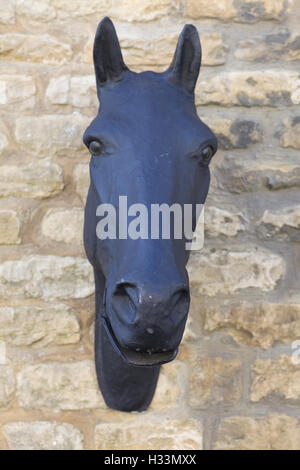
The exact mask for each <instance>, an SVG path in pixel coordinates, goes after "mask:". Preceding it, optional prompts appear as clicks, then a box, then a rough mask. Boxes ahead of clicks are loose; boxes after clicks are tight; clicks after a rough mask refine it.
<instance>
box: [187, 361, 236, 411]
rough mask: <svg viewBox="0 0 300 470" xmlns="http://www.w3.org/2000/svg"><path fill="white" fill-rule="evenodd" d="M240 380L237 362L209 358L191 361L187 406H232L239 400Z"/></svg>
mask: <svg viewBox="0 0 300 470" xmlns="http://www.w3.org/2000/svg"><path fill="white" fill-rule="evenodd" d="M241 395H242V378H241V363H240V361H239V360H237V359H234V360H226V361H224V360H223V359H222V358H221V357H209V358H205V359H199V360H195V361H193V363H192V364H191V374H190V377H189V404H190V405H191V406H192V407H199V406H200V407H202V406H204V407H207V406H212V405H217V404H223V405H226V404H227V405H228V404H233V403H237V402H238V401H239V400H240V399H241Z"/></svg>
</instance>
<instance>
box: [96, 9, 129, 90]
mask: <svg viewBox="0 0 300 470" xmlns="http://www.w3.org/2000/svg"><path fill="white" fill-rule="evenodd" d="M93 56H94V67H95V73H96V83H97V88H98V91H99V89H100V88H102V87H104V86H106V85H108V84H110V83H112V82H118V81H120V80H121V79H122V74H123V72H125V71H126V70H128V68H127V67H126V65H125V63H124V61H123V57H122V52H121V48H120V44H119V40H118V36H117V33H116V30H115V27H114V25H113V23H112V21H111V20H110V19H109V18H108V17H105V18H104V19H103V20H102V21H100V23H99V25H98V28H97V31H96V36H95V42H94V50H93Z"/></svg>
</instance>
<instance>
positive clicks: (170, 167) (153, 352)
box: [83, 18, 217, 411]
mask: <svg viewBox="0 0 300 470" xmlns="http://www.w3.org/2000/svg"><path fill="white" fill-rule="evenodd" d="M200 63H201V46H200V41H199V36H198V33H197V30H196V28H195V27H194V26H192V25H186V26H185V27H184V29H183V31H182V33H181V35H180V38H179V41H178V44H177V48H176V51H175V55H174V59H173V61H172V64H171V65H170V67H169V68H168V70H167V71H166V72H164V73H154V72H143V73H134V72H132V71H130V70H129V69H128V68H127V66H126V65H125V63H124V61H123V58H122V53H121V49H120V45H119V41H118V38H117V35H116V31H115V28H114V26H113V24H112V22H111V21H110V19H109V18H104V19H103V20H102V21H101V22H100V24H99V26H98V29H97V33H96V37H95V43H94V65H95V73H96V83H97V91H98V97H99V100H100V102H101V106H100V109H99V112H98V115H97V117H96V118H95V119H94V120H93V121H92V123H91V125H90V126H89V127H88V128H87V130H86V131H85V133H84V137H83V139H84V143H85V144H86V146H87V147H88V149H89V150H90V153H91V162H90V179H91V184H90V188H89V193H88V198H87V203H86V208H85V225H84V243H85V250H86V254H87V257H88V259H89V261H90V263H91V264H92V265H93V267H94V272H95V286H96V321H95V361H96V371H97V377H98V382H99V386H100V389H101V391H102V394H103V396H104V399H105V402H106V404H107V405H108V406H109V407H111V408H114V409H117V410H122V411H142V410H145V409H146V408H147V407H148V406H149V404H150V402H151V400H152V397H153V394H154V391H155V387H156V383H157V379H158V374H159V369H160V365H161V364H163V363H166V362H169V361H171V360H172V359H174V358H175V356H176V354H177V349H178V346H179V343H180V341H181V338H182V335H183V332H184V328H185V323H186V319H187V314H188V309H189V285H188V275H187V272H186V264H187V261H188V257H189V251H188V250H187V249H186V238H185V236H184V235H183V236H182V237H181V238H177V237H175V236H170V237H169V238H162V237H155V236H154V237H148V238H146V237H143V236H140V237H134V238H130V237H129V238H128V237H125V236H123V235H124V234H123V235H122V236H120V232H118V233H119V236H118V237H117V238H113V237H107V238H106V239H104V238H102V239H99V237H98V236H97V233H96V232H97V223H98V221H99V215H100V212H101V211H100V212H99V211H98V207H100V206H101V205H103V204H106V206H102V207H107V205H108V204H110V205H112V206H113V207H115V208H116V209H120V207H119V205H120V196H122V197H124V196H126V197H127V204H128V206H132V205H134V204H143V205H144V207H146V208H148V209H149V210H150V206H151V205H153V204H159V205H161V204H167V205H168V207H170V206H172V205H173V204H177V205H179V206H180V207H183V206H184V205H185V204H190V205H193V206H195V205H196V204H203V203H204V202H205V199H206V196H207V192H208V188H209V182H210V173H209V168H208V164H209V161H210V159H211V157H212V156H213V154H214V153H215V152H216V150H217V141H216V138H215V136H214V134H213V133H212V132H211V131H210V129H209V128H208V127H207V126H206V125H205V124H204V123H203V122H201V120H200V119H199V118H198V116H197V113H196V108H195V103H194V88H195V84H196V81H197V78H198V73H199V69H200ZM121 212H122V211H121ZM101 215H103V213H101ZM129 215H130V214H129ZM122 216H124V214H123V215H122V213H121V214H120V217H122ZM116 226H118V227H120V220H118V221H116ZM195 226H196V217H195V216H193V230H194V229H195Z"/></svg>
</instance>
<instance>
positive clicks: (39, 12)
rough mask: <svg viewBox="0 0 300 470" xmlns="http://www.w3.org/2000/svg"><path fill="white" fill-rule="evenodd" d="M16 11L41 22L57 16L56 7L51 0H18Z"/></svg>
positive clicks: (20, 14)
mask: <svg viewBox="0 0 300 470" xmlns="http://www.w3.org/2000/svg"><path fill="white" fill-rule="evenodd" d="M16 12H17V14H18V15H19V16H25V17H27V18H28V19H30V20H36V21H39V22H41V23H44V22H48V21H51V20H53V19H54V18H55V17H56V11H55V8H54V7H53V6H52V5H51V2H50V1H49V0H16Z"/></svg>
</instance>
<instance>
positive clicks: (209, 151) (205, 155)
mask: <svg viewBox="0 0 300 470" xmlns="http://www.w3.org/2000/svg"><path fill="white" fill-rule="evenodd" d="M213 154H214V150H213V148H212V147H211V146H210V145H209V146H207V147H205V148H204V149H203V150H202V160H203V161H204V162H205V163H208V162H209V161H210V159H211V157H212V156H213Z"/></svg>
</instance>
